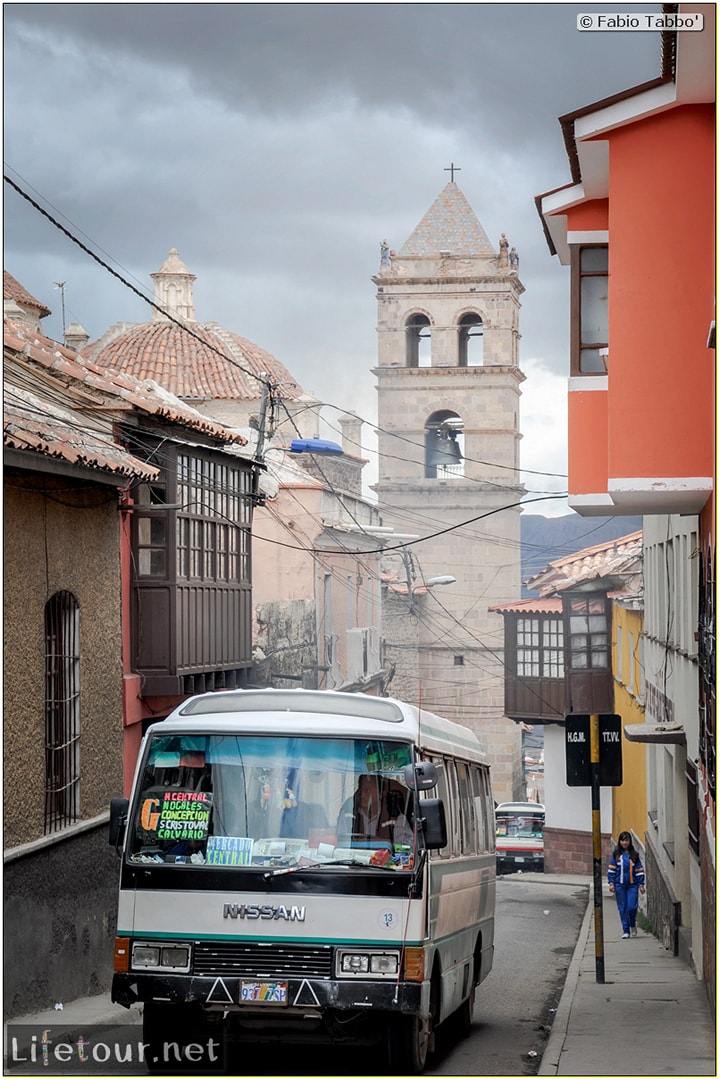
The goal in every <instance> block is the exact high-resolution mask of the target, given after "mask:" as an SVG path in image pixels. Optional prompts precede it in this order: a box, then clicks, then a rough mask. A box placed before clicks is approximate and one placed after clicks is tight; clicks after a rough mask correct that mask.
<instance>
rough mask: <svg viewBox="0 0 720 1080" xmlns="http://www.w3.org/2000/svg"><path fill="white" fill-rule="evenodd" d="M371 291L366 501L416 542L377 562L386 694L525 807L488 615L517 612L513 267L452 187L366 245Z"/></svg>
mask: <svg viewBox="0 0 720 1080" xmlns="http://www.w3.org/2000/svg"><path fill="white" fill-rule="evenodd" d="M454 168H455V167H454V166H453V175H454ZM373 281H374V282H375V284H376V285H377V300H378V366H377V368H376V369H375V371H374V374H375V375H376V377H377V391H378V452H379V468H378V482H377V484H376V485H375V490H376V492H377V496H378V503H379V507H380V511H381V514H382V520H383V523H384V524H385V525H392V526H394V528H395V530H396V532H398V533H400V534H410V535H416V536H419V537H421V538H422V539H421V540H420V541H419V542H412V541H411V542H410V543H409V544H408V545H407V546H406V547H405V549H404V551H394V552H389V553H388V555H387V556H386V565H385V569H386V570H387V572H388V574H389V576H390V578H391V579H394V580H395V581H396V582H398V583H399V584H398V585H397V586H396V587H395V588H394V589H390V588H387V589H386V591H385V596H386V605H385V608H386V609H387V610H385V608H384V610H383V625H384V628H385V638H386V650H387V657H388V659H389V660H390V661H391V662H392V663H393V664H395V677H394V679H393V682H392V683H391V685H390V686H389V693H391V694H395V695H396V696H398V697H404V698H406V699H407V700H410V701H414V702H417V701H418V700H420V702H421V704H422V706H423V707H425V708H427V709H430V710H431V711H433V712H437V713H439V714H441V715H444V716H447V717H448V718H449V719H452V720H456V721H458V722H459V723H463V724H465V725H467V726H468V727H472V728H473V729H474V730H475V731H476V732H477V734H478V736H479V737H480V739H481V741H482V742H483V744H484V747H485V750H486V752H487V753H488V755H489V757H490V760H491V762H492V765H493V786H494V795H495V799H496V801H497V802H501V801H506V800H511V799H517V798H524V797H525V791H524V784H523V768H522V760H521V733H520V729H519V728H518V726H517V725H516V724H514V723H513V722H512V721H511V720H509V719H507V718H506V717H505V716H504V714H503V702H504V678H505V672H504V658H503V620H502V617H501V616H500V615H499V614H497V613H491V612H489V610H488V609H489V608H490V607H491V606H492V605H493V604H499V603H501V602H504V601H508V600H514V599H519V597H520V507H519V502H520V499H521V497H522V495H523V487H522V485H521V483H520V479H519V473H518V458H519V444H520V438H521V436H520V429H519V404H520V384H521V383H522V382H523V380H524V375H523V374H522V372H521V371H520V368H519V366H518V363H519V360H518V347H519V339H520V333H519V312H520V296H521V294H522V292H523V291H524V289H523V286H522V284H521V282H520V279H519V276H518V256H517V254H516V252H515V249H514V248H512V249H511V248H510V245H509V243H508V241H507V239H506V237H505V234H504V233H503V235H502V236H501V238H500V242H499V246H498V249H495V248H494V247H493V245H492V244H491V243H490V240H489V239H488V237H487V235H486V233H485V231H484V229H483V227H482V225H481V224H480V222H479V221H478V219H477V218H476V216H475V214H474V212H473V210H472V209H471V207H470V205H469V203H468V201H467V199H466V198H465V196H464V195H463V193H462V191H461V190H460V188H459V186H458V185H457V183H455V181H454V179H453V180H451V182H450V183H449V184H447V185H446V186H445V188H444V189H443V191H441V193H440V195H439V196H438V197H437V199H436V200H435V202H434V203H433V205H432V206H431V207H430V209H429V210H428V212H427V213H426V214H425V216H424V218H423V219H422V220H421V221H420V223H419V225H418V226H417V227H416V228H415V229H414V231H413V232H412V234H411V235H410V237H409V238H408V239H407V240H406V241H405V243H404V244H403V246H402V247H401V248H400V250H399V251H397V252H395V251H391V250H390V247H389V245H388V244H387V242H383V243H382V244H381V255H380V270H379V273H378V274H377V275H376V276H375V277H373ZM447 578H454V579H455V580H454V581H447V580H445V581H443V579H447ZM435 579H437V581H435Z"/></svg>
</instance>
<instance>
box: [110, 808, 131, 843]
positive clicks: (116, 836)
mask: <svg viewBox="0 0 720 1080" xmlns="http://www.w3.org/2000/svg"><path fill="white" fill-rule="evenodd" d="M129 806H130V801H129V799H111V800H110V831H109V833H108V843H109V844H110V846H111V847H114V848H115V850H116V851H117V850H118V848H119V847H120V845H121V844H122V842H123V839H124V837H125V826H126V824H127V818H128V807H129Z"/></svg>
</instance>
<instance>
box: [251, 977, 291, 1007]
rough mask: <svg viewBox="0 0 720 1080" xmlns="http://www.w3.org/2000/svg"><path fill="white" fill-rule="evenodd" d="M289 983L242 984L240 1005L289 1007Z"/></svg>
mask: <svg viewBox="0 0 720 1080" xmlns="http://www.w3.org/2000/svg"><path fill="white" fill-rule="evenodd" d="M287 990H288V988H287V983H285V982H244V983H241V984H240V1004H241V1005H242V1004H243V1003H244V1002H251V1001H252V1002H253V1003H259V1004H263V1005H287Z"/></svg>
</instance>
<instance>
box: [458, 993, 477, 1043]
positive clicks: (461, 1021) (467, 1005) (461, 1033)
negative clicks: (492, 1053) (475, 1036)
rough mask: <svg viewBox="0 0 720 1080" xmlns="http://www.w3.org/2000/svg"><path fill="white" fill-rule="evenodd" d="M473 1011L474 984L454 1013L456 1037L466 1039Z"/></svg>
mask: <svg viewBox="0 0 720 1080" xmlns="http://www.w3.org/2000/svg"><path fill="white" fill-rule="evenodd" d="M474 1012H475V984H473V985H472V986H471V987H470V994H469V995H468V997H466V998H465V1000H464V1001H463V1003H462V1005H461V1006H460V1008H459V1009H458V1010H457V1012H456V1013H455V1021H456V1027H457V1033H458V1037H459V1038H460V1039H467V1037H468V1035H469V1034H470V1030H471V1028H472V1022H473V1013H474Z"/></svg>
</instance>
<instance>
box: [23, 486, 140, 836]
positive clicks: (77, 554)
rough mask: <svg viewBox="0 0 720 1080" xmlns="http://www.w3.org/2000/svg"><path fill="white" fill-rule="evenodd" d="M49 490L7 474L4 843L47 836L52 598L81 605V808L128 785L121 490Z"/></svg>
mask: <svg viewBox="0 0 720 1080" xmlns="http://www.w3.org/2000/svg"><path fill="white" fill-rule="evenodd" d="M40 483H44V484H45V486H46V489H47V491H48V495H47V497H46V496H44V495H43V494H42V493H41V492H39V491H32V490H29V488H28V487H27V482H26V481H23V480H22V478H20V477H18V476H15V475H12V474H8V475H6V477H5V520H4V525H5V543H4V590H5V595H4V619H5V622H4V631H5V649H4V665H5V672H4V707H5V708H4V747H3V767H4V780H5V790H4V815H5V820H4V824H5V837H4V844H5V847H6V848H8V847H13V846H15V845H17V844H22V843H26V842H27V841H30V840H33V839H36V838H37V837H40V836H42V835H43V828H44V822H43V814H44V768H45V765H44V700H45V639H44V625H45V623H44V620H45V604H46V602H47V600H48V599H49V597H51V596H52V595H54V594H55V593H56V592H58V591H59V590H62V589H66V590H68V591H69V592H71V593H72V594H73V596H74V597H75V599H76V600H77V603H78V605H79V609H80V687H81V689H80V694H81V697H80V731H81V743H80V755H81V765H80V769H81V780H80V815H81V818H83V819H88V818H92V817H95V816H96V815H97V814H99V813H102V812H104V811H105V810H106V809H107V807H108V804H109V801H110V799H111V798H113V797H114V796H116V795H118V793H120V792H121V791H122V782H123V777H122V666H121V625H120V561H119V525H118V511H117V495H116V492H115V491H114V490H113V489H111V488H105V487H100V486H92V487H91V486H84V487H80V486H79V485H78V484H76V483H73V482H72V481H70V480H63V481H56V480H53V479H51V478H49V477H48V478H47V480H46V481H41V480H37V481H36V485H37V484H40Z"/></svg>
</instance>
